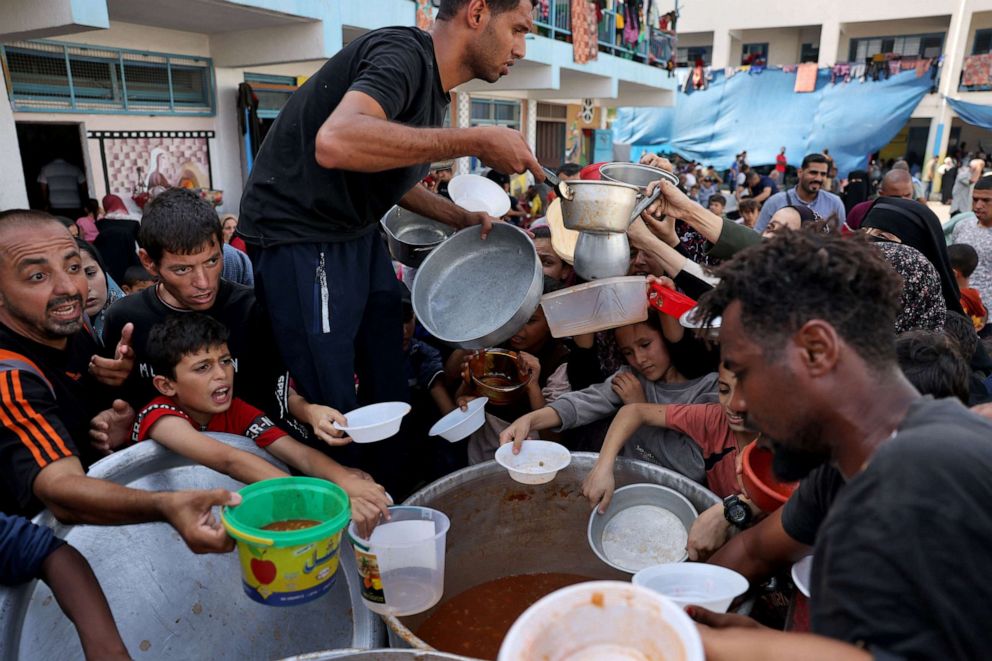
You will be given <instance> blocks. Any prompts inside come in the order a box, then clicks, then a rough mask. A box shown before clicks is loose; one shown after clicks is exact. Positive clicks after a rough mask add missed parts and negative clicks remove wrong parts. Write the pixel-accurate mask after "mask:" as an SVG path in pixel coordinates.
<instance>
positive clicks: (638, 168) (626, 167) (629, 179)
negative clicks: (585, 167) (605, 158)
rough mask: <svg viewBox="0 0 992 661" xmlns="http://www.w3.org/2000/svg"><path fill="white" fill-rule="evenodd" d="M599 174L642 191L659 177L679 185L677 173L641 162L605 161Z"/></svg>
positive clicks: (608, 179)
mask: <svg viewBox="0 0 992 661" xmlns="http://www.w3.org/2000/svg"><path fill="white" fill-rule="evenodd" d="M599 172H600V174H602V175H603V179H606V180H607V181H616V182H619V183H621V184H630V185H631V186H637V187H638V188H640V189H641V190H642V191H644V190H645V189H646V188H647V187H648V186H649V185H650V184H651V183H653V182H655V181H658V180H659V179H667V180H668V181H670V182H671V183H673V184H675V185H676V186H678V185H679V178H678V176H677V175H674V174H672V173H671V172H668V171H667V170H662V169H661V168H655V167H651V166H650V165H643V164H641V163H620V162H617V163H605V164H604V165H603V166H602V167H601V168H600V169H599Z"/></svg>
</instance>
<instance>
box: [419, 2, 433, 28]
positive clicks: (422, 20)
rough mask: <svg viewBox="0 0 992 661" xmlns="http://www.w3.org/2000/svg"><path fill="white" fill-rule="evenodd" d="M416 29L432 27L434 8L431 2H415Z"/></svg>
mask: <svg viewBox="0 0 992 661" xmlns="http://www.w3.org/2000/svg"><path fill="white" fill-rule="evenodd" d="M417 27H418V28H420V29H421V30H430V29H431V28H432V27H434V7H433V2H431V0H417Z"/></svg>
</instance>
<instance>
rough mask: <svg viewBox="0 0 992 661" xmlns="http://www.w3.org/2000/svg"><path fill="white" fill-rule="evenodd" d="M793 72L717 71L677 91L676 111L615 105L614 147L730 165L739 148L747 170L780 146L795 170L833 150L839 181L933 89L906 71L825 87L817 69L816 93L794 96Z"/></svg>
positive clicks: (826, 77)
mask: <svg viewBox="0 0 992 661" xmlns="http://www.w3.org/2000/svg"><path fill="white" fill-rule="evenodd" d="M795 83H796V74H795V73H785V72H784V71H781V70H765V71H763V72H761V73H749V72H740V73H737V74H736V75H733V76H731V77H730V78H726V77H725V76H724V74H723V72H722V71H720V72H715V73H714V79H713V81H712V82H711V83H710V85H709V87H708V89H705V90H700V91H695V92H691V93H689V94H685V93H681V92H680V93H679V94H678V95H677V100H676V104H675V107H673V108H620V109H619V110H618V111H617V119H616V121H615V122H614V124H613V128H614V139H615V141H616V142H619V143H625V144H630V145H632V148H631V158H632V159H633V160H636V159H637V158H638V157H639V156H640V154H641V153H642V152H644V151H646V150H647V151H660V152H674V153H677V154H679V155H681V156H682V157H684V158H688V159H692V160H694V161H697V162H700V163H703V164H705V165H710V164H712V165H714V166H716V167H717V168H725V167H729V166H730V164H731V163H733V160H734V157H735V155H736V154H737V153H738V152H740V151H741V150H742V149H746V150H747V153H748V161H749V162H750V163H751V164H752V165H762V164H770V163H774V162H775V156H776V155H777V154H778V152H779V149H780V148H781V147H785V148H786V150H787V151H786V155H787V156H788V158H789V163H790V164H792V165H799V162H800V161H801V160H802V157H803V156H804V155H805V154H808V153H811V152H819V151H822V150H823V148H824V147H827V148H829V149H830V156H832V157H833V159H834V162H835V163H836V164H837V169H838V171H839V173H840V175H841V176H845V175H846V174H847V173H848V172H850V171H851V170H857V169H861V168H864V167H865V166H866V165H867V158H868V155H869V154H871V153H873V152H876V151H878V150H879V149H881V148H882V147H884V146H885V145H887V144H888V143H889V142H890V141H891V140H892V138H894V137H895V135H896V134H897V133H898V132H899V130H900V129H902V127H903V126H904V125H905V124H906V122H907V120H909V117H910V115H911V114H912V113H913V109H914V108H916V106H917V104H918V103H919V102H920V100H921V99H922V98H923V97H924V96H925V95H926V94H927V93H928V92H929V91H930V86H931V84H932V81H931V80H930V76H929V75H927V76H920V77H917V76H916V73H915V72H914V71H904V72H902V73H899V74H897V75H895V76H892V77H890V78H888V79H885V80H879V81H871V80H869V81H866V82H858V81H856V80H854V81H851V82H849V83H844V82H837V83H836V84H833V83H831V82H830V71H829V70H828V69H820V71H819V73H818V75H817V80H816V89H815V91H813V92H807V93H801V94H797V93H796V92H794V91H793V89H794V87H795Z"/></svg>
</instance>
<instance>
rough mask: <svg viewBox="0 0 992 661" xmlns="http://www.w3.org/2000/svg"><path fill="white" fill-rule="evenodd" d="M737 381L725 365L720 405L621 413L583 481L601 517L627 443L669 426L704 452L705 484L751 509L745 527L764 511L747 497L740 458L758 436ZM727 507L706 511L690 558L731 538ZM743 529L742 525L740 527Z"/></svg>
mask: <svg viewBox="0 0 992 661" xmlns="http://www.w3.org/2000/svg"><path fill="white" fill-rule="evenodd" d="M735 385H736V379H735V378H734V375H733V373H732V372H731V371H730V370H728V369H726V368H724V367H722V366H721V367H720V372H719V380H718V382H717V388H718V393H719V398H720V401H719V403H718V404H627V405H626V406H624V407H623V408H621V409H620V412H619V413H618V414H617V416H616V418H614V419H613V423H612V424H611V425H610V429H609V431H608V432H607V433H606V440H605V441H604V442H603V449H602V450H601V451H600V453H599V459H597V461H596V465H595V466H594V467H593V469H592V471H590V473H589V475H588V476H587V477H586V479H585V481H584V482H583V483H582V494H583V495H584V496H586V497H587V498H588V499H589V502H591V503H592V505H593V506H594V507H598V508H599V513H600V514H602V513H604V512H606V508H607V507H608V506H609V504H610V500H611V499H612V498H613V490H614V487H615V482H614V478H613V465H614V461H615V460H616V458H617V455H618V454H619V453H620V451H621V450H622V449H623V447H624V445H625V444H626V443H627V440H628V439H630V437H631V436H632V435H633V434H634V432H636V431H637V430H638V429H639V428H641V427H642V426H644V425H650V426H653V427H664V428H666V429H671V430H674V431H679V432H682V433H684V434H686V435H688V436H689V437H690V438H691V439H692V440H693V441H694V442H695V443H696V444H698V445H699V447H700V449H701V450H702V454H703V460H704V461H705V465H706V481H707V484H708V485H709V488H710V490H711V491H713V492H714V493H715V494H716V495H717V496H719V497H720V498H722V499H723V500H724V503H727V504H729V503H728V501H729V499H731V498H735V497H736V500H737V501H738V502H740V503H742V504H744V505H745V506H746V507H748V508H749V510H750V516H746V517H745V518H746V520H747V521H745V523H747V522H750V520H753V519H754V518H755V517H757V516H760V515H762V512H761V511H760V510H759V509H758V508H757V507H756V506H755V505H753V504H752V503H751V502H750V500H748V499H747V498H746V497H745V496H743V495H742V491H743V489H742V486H741V482H740V471H741V456H742V453H743V450H744V448H745V447H746V446H747V445H749V444H750V443H753V442H754V441H756V440H757V437H758V436H759V435H758V434H755V433H754V432H752V431H750V430H748V429H747V428H746V427H745V417H746V411H744V410H741V408H740V405H739V403H737V402H735V401H734V386H735ZM724 503H721V504H718V505H714V506H713V507H711V508H710V509H708V510H706V511H705V512H703V513H702V514H701V515H700V516H699V518H698V519H697V520H696V523H695V524H694V525H693V527H692V530H691V531H690V532H689V544H688V547H689V558H690V559H691V560H698V559H700V558H703V557H705V556H708V555H709V554H710V553H712V552H714V551H716V550H717V549H718V548H720V547H721V546H723V544H724V543H725V542H726V541H727V539H728V538H729V536H730V534H731V532H733V527H734V526H732V525H731V523H730V521H729V519H728V518H727V517H725V516H724V508H725V507H726V505H725V504H724ZM741 527H743V525H742V526H741Z"/></svg>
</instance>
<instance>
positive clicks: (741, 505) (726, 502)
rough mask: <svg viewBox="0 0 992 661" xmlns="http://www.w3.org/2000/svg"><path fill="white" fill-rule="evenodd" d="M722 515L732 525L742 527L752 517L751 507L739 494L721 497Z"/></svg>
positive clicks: (745, 525)
mask: <svg viewBox="0 0 992 661" xmlns="http://www.w3.org/2000/svg"><path fill="white" fill-rule="evenodd" d="M723 516H724V518H725V519H727V521H728V522H729V523H730V524H731V525H732V526H734V527H736V528H740V529H744V528H746V527H747V526H748V524H749V523H751V519H752V518H754V516H753V514H752V513H751V508H750V507H748V506H747V503H745V502H743V501H742V500H741V499H740V497H739V496H737V495H733V496H727V497H726V498H724V499H723Z"/></svg>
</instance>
